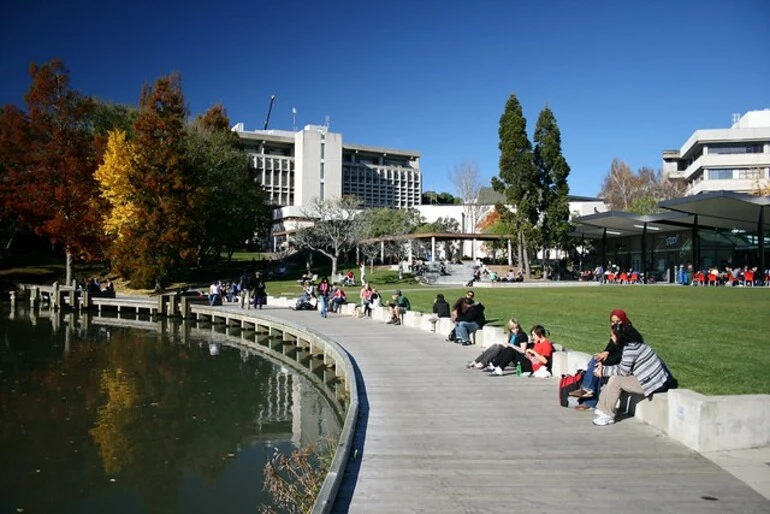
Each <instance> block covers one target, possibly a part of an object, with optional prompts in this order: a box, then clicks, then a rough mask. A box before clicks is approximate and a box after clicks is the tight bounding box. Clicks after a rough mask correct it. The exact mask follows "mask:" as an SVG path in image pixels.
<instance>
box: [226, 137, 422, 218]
mask: <svg viewBox="0 0 770 514" xmlns="http://www.w3.org/2000/svg"><path fill="white" fill-rule="evenodd" d="M233 131H234V132H235V133H236V134H238V137H240V138H241V141H242V142H243V144H244V146H245V147H246V152H247V153H248V155H249V159H250V161H251V166H252V169H253V170H254V173H255V179H256V181H257V183H259V184H261V185H263V186H264V187H265V190H266V191H267V193H268V195H270V201H271V203H273V204H275V205H277V206H280V207H298V208H301V207H303V206H306V205H310V204H311V203H312V202H313V200H314V199H316V198H317V199H320V200H321V201H325V200H329V199H332V198H340V197H341V196H356V197H358V198H359V199H360V200H361V202H362V205H363V206H364V207H414V206H416V205H419V204H420V199H421V197H422V176H421V174H420V154H419V153H418V152H415V151H411V150H395V149H392V148H381V147H377V146H362V145H352V144H346V143H343V141H342V134H338V133H335V132H329V131H328V130H327V128H326V127H323V126H317V125H307V126H306V127H305V128H303V129H302V130H299V131H297V132H291V131H287V130H254V131H247V130H245V129H244V125H243V123H238V124H237V125H236V126H235V127H233Z"/></svg>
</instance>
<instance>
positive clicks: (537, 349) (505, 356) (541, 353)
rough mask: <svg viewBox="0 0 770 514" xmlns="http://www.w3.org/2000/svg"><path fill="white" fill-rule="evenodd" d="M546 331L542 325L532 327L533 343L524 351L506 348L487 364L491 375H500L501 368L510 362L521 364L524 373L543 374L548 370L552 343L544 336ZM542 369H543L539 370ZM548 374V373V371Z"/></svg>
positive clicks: (501, 372)
mask: <svg viewBox="0 0 770 514" xmlns="http://www.w3.org/2000/svg"><path fill="white" fill-rule="evenodd" d="M547 334H548V331H547V330H546V329H545V328H544V327H543V325H535V326H534V327H532V340H533V341H534V342H535V345H534V346H533V347H532V348H527V349H526V350H525V351H524V353H520V352H517V351H516V350H514V349H513V348H506V349H505V350H503V351H502V352H500V354H499V355H498V356H497V357H495V359H494V360H493V361H492V362H491V363H490V364H489V367H488V368H487V370H488V371H491V372H492V376H502V374H503V370H504V369H505V368H506V366H508V365H509V364H511V363H514V365H515V364H516V363H518V364H521V371H522V372H525V373H532V374H535V373H537V374H538V375H536V376H539V374H540V373H543V374H545V372H546V371H548V363H549V362H551V356H553V345H552V344H551V341H549V340H548V339H547V338H546V335H547ZM540 370H543V371H540ZM549 374H550V373H549Z"/></svg>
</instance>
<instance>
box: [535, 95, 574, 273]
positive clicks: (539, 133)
mask: <svg viewBox="0 0 770 514" xmlns="http://www.w3.org/2000/svg"><path fill="white" fill-rule="evenodd" d="M534 153H535V165H536V166H537V171H538V182H539V184H538V186H539V187H538V190H539V192H540V206H539V210H540V213H541V215H540V234H541V237H542V244H543V259H545V257H546V255H545V252H546V251H547V250H548V249H549V248H557V249H566V248H567V241H568V237H569V231H570V223H569V198H568V195H569V185H568V184H567V178H568V177H569V172H570V169H569V165H568V164H567V161H566V159H564V155H562V151H561V132H560V131H559V127H558V125H557V124H556V118H555V117H554V115H553V112H552V111H551V109H549V108H548V107H545V108H544V109H543V110H542V111H540V116H539V117H538V119H537V125H536V126H535V152H534ZM543 276H544V277H545V278H547V277H548V275H547V269H546V267H545V266H543Z"/></svg>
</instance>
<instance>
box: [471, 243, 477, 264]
mask: <svg viewBox="0 0 770 514" xmlns="http://www.w3.org/2000/svg"><path fill="white" fill-rule="evenodd" d="M471 245H472V246H471V258H472V259H473V261H474V262H475V261H476V238H475V237H474V238H473V242H471Z"/></svg>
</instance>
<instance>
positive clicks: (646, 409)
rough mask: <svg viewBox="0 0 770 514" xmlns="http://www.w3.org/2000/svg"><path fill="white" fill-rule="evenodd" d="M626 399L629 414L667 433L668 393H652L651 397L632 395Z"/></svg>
mask: <svg viewBox="0 0 770 514" xmlns="http://www.w3.org/2000/svg"><path fill="white" fill-rule="evenodd" d="M628 401H629V407H628V409H629V410H628V413H629V414H632V415H633V416H634V417H635V418H636V419H638V420H640V421H644V422H645V423H647V424H648V425H652V426H654V427H655V428H657V429H658V430H660V431H661V432H664V433H666V434H667V433H668V426H669V425H668V393H660V394H656V395H653V397H652V399H649V398H644V397H642V396H639V395H633V396H630V397H629V398H628Z"/></svg>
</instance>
